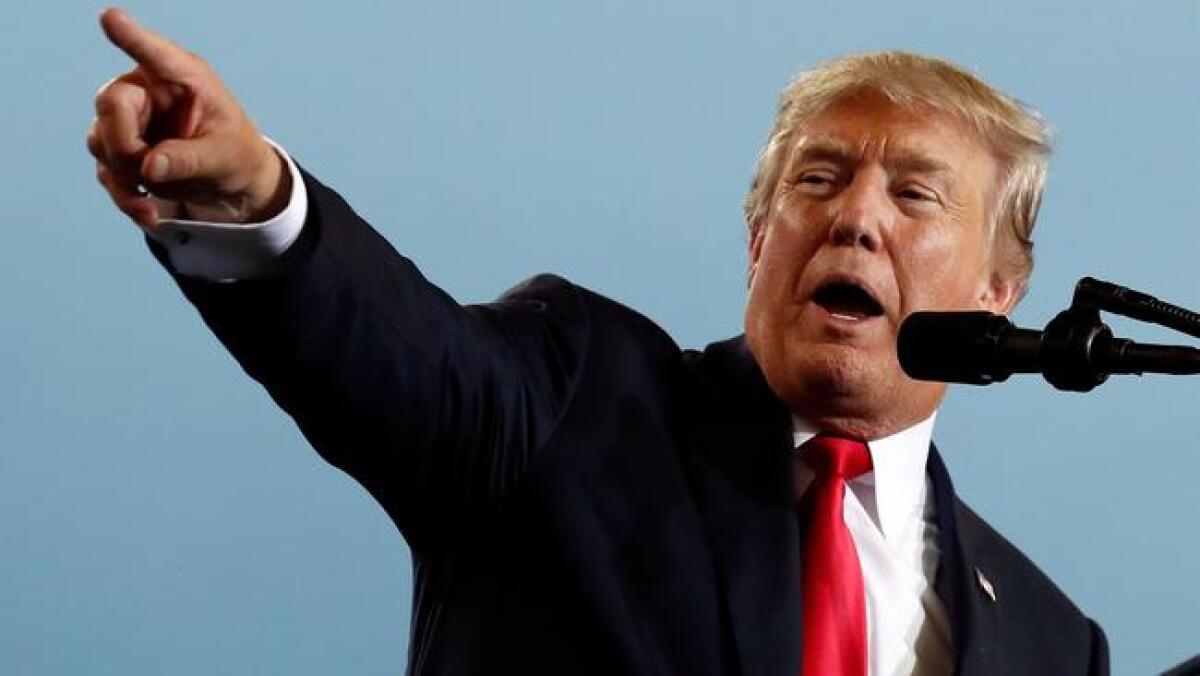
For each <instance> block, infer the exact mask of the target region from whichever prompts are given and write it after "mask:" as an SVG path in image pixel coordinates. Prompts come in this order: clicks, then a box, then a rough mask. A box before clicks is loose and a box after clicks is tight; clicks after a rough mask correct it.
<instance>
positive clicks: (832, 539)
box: [801, 435, 871, 676]
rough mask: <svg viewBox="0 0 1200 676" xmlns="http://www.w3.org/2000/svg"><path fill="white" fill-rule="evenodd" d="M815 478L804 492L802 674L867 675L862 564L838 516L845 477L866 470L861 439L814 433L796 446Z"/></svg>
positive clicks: (867, 463)
mask: <svg viewBox="0 0 1200 676" xmlns="http://www.w3.org/2000/svg"><path fill="white" fill-rule="evenodd" d="M801 452H802V453H803V455H804V458H805V460H806V461H807V462H808V464H809V465H810V466H811V467H812V468H813V470H814V471H815V472H816V478H815V479H814V480H813V482H812V484H811V485H810V486H809V488H808V493H807V495H805V497H804V502H805V503H806V507H807V510H806V512H807V520H806V521H805V524H806V526H807V527H806V528H805V536H804V580H803V585H804V586H803V590H804V644H803V651H804V665H803V669H802V670H801V673H802V674H804V676H866V674H867V602H866V593H865V592H864V591H863V578H862V567H861V566H860V565H859V563H858V552H857V550H855V548H854V540H853V539H852V538H851V537H850V530H849V529H848V528H846V522H845V520H844V519H843V518H842V498H843V497H844V496H845V494H846V482H847V481H848V480H850V479H853V478H854V477H856V476H858V475H860V474H865V473H866V472H869V471H870V470H871V455H870V454H869V453H868V452H867V446H866V444H864V443H863V442H861V441H853V440H851V439H841V438H838V437H829V436H824V435H818V436H816V437H813V439H812V440H810V441H808V442H807V443H805V444H804V445H803V446H802V447H801Z"/></svg>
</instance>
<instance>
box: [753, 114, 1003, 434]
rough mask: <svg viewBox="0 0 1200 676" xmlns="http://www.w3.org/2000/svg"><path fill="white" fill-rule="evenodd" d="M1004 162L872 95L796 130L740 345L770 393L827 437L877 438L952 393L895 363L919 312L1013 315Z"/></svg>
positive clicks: (952, 130) (941, 122) (943, 125)
mask: <svg viewBox="0 0 1200 676" xmlns="http://www.w3.org/2000/svg"><path fill="white" fill-rule="evenodd" d="M997 171H998V167H997V163H996V161H995V159H994V158H993V156H992V154H991V153H990V152H989V151H988V150H987V148H986V147H985V146H984V145H983V144H982V143H980V142H979V141H978V140H977V139H976V138H975V137H974V136H973V135H972V134H971V133H970V132H969V131H968V130H967V128H966V127H965V126H963V125H961V124H960V123H958V122H957V121H955V120H953V119H951V118H948V117H945V116H942V115H939V114H936V113H933V112H931V111H920V110H918V111H912V110H906V109H903V108H899V107H897V106H895V105H893V104H891V103H889V102H888V101H887V100H886V99H884V98H883V97H882V96H880V95H878V94H874V93H865V94H861V95H856V96H854V97H851V98H849V99H846V100H844V101H842V102H840V103H838V104H835V105H834V106H832V107H830V108H828V109H827V110H826V111H825V112H824V113H822V114H820V115H817V116H816V117H815V118H813V119H812V120H810V121H809V122H808V123H806V124H805V125H803V127H802V128H801V129H800V130H799V134H798V137H797V143H796V145H795V147H794V148H792V149H791V155H790V156H789V157H788V158H787V159H786V160H785V165H784V170H783V172H782V173H781V175H780V177H779V182H778V183H777V184H776V186H775V191H774V195H773V197H772V203H771V204H770V206H769V209H768V213H767V217H766V221H765V222H764V223H763V226H762V227H761V228H760V230H759V233H758V235H756V236H755V238H754V239H753V240H752V241H751V244H750V259H751V264H752V266H753V267H752V275H753V277H752V279H751V285H750V295H749V300H748V302H747V308H746V337H747V340H748V342H749V345H750V348H751V351H752V352H753V353H754V356H755V359H756V360H757V361H758V364H759V366H760V367H761V368H762V370H763V373H764V375H765V376H766V378H767V381H768V382H769V383H770V385H771V388H772V389H773V390H774V391H775V393H776V394H777V395H778V396H779V397H780V398H781V399H783V400H784V401H785V402H787V403H788V405H789V406H790V407H791V408H792V410H793V411H794V412H795V413H797V414H798V415H800V416H802V417H804V418H806V419H808V420H809V421H811V422H813V423H815V424H817V425H818V426H820V427H821V428H822V429H825V430H826V431H830V432H839V433H842V434H846V435H850V436H855V437H861V438H865V439H873V438H879V437H881V436H886V435H888V434H892V433H894V432H897V431H899V430H901V429H904V428H905V427H908V426H910V425H912V424H914V423H916V422H918V421H920V420H922V419H924V418H925V417H928V416H929V415H930V414H931V413H932V412H933V411H934V409H936V408H937V406H938V404H939V402H940V401H941V399H942V396H943V394H944V393H945V386H944V385H941V384H936V383H926V382H918V381H914V380H912V379H910V378H908V377H907V376H906V375H905V374H904V372H903V371H901V369H900V365H899V363H898V361H897V359H896V335H897V333H898V331H899V327H900V323H901V321H902V320H903V319H904V318H905V317H906V316H907V315H908V314H909V313H911V312H913V311H914V310H924V309H944V310H949V309H960V310H961V309H986V310H990V311H992V312H1008V310H1010V309H1011V305H1012V303H1013V302H1014V301H1015V291H1016V286H1015V285H1014V284H1011V283H1009V282H1006V281H1005V280H1002V279H1001V278H999V277H998V276H997V275H994V274H993V273H992V266H991V263H990V247H989V245H988V240H987V227H986V223H987V218H988V216H989V209H990V208H991V206H992V203H993V200H994V194H993V191H994V189H995V186H996V182H997V180H996V179H997Z"/></svg>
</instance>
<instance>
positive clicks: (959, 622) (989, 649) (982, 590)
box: [926, 445, 1016, 676]
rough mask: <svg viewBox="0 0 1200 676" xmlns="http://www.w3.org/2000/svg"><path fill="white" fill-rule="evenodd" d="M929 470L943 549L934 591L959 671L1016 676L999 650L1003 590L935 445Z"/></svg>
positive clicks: (970, 674)
mask: <svg viewBox="0 0 1200 676" xmlns="http://www.w3.org/2000/svg"><path fill="white" fill-rule="evenodd" d="M926 471H927V473H928V475H929V478H930V482H931V483H932V484H933V491H934V499H935V500H936V507H937V519H938V538H939V542H938V545H939V547H940V549H941V563H940V564H939V566H938V572H937V579H936V580H935V581H934V588H935V590H936V591H937V595H938V597H939V598H941V600H942V603H943V604H944V605H945V607H946V613H947V615H948V616H949V619H950V626H951V628H952V631H953V635H954V650H955V653H956V660H955V673H956V674H960V675H962V676H987V675H989V674H996V675H997V676H999V675H1001V674H1008V673H1016V672H1011V671H1009V670H1008V668H1007V667H1006V666H1005V663H1004V662H1005V660H1004V657H1005V653H1004V651H1003V650H999V649H998V646H997V644H998V639H999V637H1000V636H1001V634H1000V632H999V631H998V629H999V624H998V623H999V613H1000V604H1001V603H1003V602H1004V596H1003V590H1001V589H997V588H996V587H995V585H994V584H993V582H992V579H991V577H990V576H989V572H988V571H989V568H990V566H989V565H988V561H987V560H986V557H985V556H984V553H983V552H982V551H980V549H979V547H977V546H976V545H975V542H974V538H973V537H972V531H971V529H970V528H969V527H967V526H968V519H967V515H966V514H965V509H966V507H965V506H964V505H963V504H962V503H961V502H960V501H959V499H958V497H957V495H955V493H954V486H953V484H951V482H950V474H949V473H948V472H947V471H946V466H945V464H944V463H943V462H942V458H941V456H940V455H939V454H938V451H937V447H935V446H932V445H931V447H930V449H929V462H928V464H927V466H926Z"/></svg>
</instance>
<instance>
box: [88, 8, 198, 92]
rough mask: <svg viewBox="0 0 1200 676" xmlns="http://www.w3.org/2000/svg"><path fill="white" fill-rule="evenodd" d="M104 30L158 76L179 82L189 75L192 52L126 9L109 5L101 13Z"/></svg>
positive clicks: (132, 56)
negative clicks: (141, 22) (136, 19)
mask: <svg viewBox="0 0 1200 676" xmlns="http://www.w3.org/2000/svg"><path fill="white" fill-rule="evenodd" d="M100 27H101V28H103V29H104V34H105V35H106V36H108V40H109V42H112V43H113V44H114V45H116V46H117V47H120V48H121V51H123V52H125V53H126V54H128V55H129V58H131V59H133V60H134V61H137V62H138V64H139V65H140V66H142V67H143V68H145V69H146V70H148V71H149V72H150V73H152V74H154V75H157V76H158V77H160V78H162V79H164V80H169V81H174V82H178V81H180V80H182V79H183V78H184V77H185V76H186V75H188V74H189V73H190V72H191V70H192V68H191V58H190V55H189V54H188V53H187V52H186V51H184V50H183V49H182V48H180V47H179V46H178V45H176V44H175V43H173V42H171V41H170V40H167V39H166V38H164V37H162V36H161V35H159V34H157V33H155V32H154V31H152V30H149V29H147V28H143V27H142V26H140V25H139V24H138V22H136V21H134V20H133V17H131V16H129V15H128V14H126V13H125V12H123V11H121V10H119V9H117V8H116V7H109V8H108V9H106V10H104V13H103V14H101V15H100Z"/></svg>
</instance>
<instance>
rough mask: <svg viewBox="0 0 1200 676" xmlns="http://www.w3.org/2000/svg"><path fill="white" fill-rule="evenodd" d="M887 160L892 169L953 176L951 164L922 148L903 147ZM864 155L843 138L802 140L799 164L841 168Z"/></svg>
mask: <svg viewBox="0 0 1200 676" xmlns="http://www.w3.org/2000/svg"><path fill="white" fill-rule="evenodd" d="M889 154H890V155H892V156H891V157H889V158H888V160H887V166H888V168H889V169H897V170H900V171H904V172H911V173H917V174H947V175H949V174H953V173H954V172H953V170H952V169H951V167H950V165H949V164H947V163H945V162H943V161H942V160H939V159H937V158H935V157H933V156H932V155H931V154H929V153H928V152H926V151H923V150H922V149H921V148H919V147H911V148H901V149H900V150H899V151H897V152H896V153H889ZM860 157H861V153H860V152H859V151H858V150H856V149H855V148H853V147H852V146H850V145H849V144H847V143H846V142H844V141H842V140H841V139H836V138H829V137H818V138H814V139H811V140H806V141H803V145H802V146H801V147H800V152H799V154H798V155H797V156H796V160H795V161H796V162H814V161H826V162H832V163H834V164H838V165H852V164H855V163H857V162H858V161H859V159H860Z"/></svg>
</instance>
